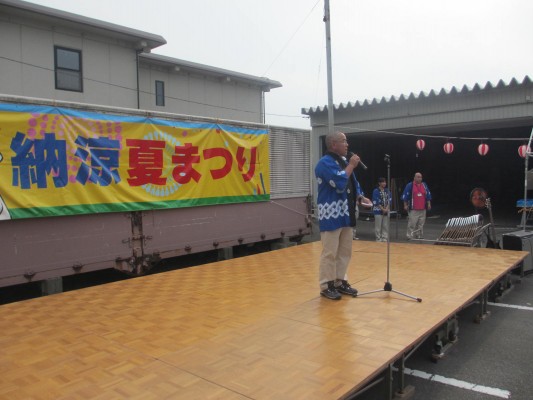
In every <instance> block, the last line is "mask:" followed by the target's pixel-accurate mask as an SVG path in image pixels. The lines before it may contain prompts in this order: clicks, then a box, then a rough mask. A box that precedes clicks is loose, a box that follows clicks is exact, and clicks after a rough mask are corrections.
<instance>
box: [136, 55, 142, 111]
mask: <svg viewBox="0 0 533 400" xmlns="http://www.w3.org/2000/svg"><path fill="white" fill-rule="evenodd" d="M142 52H143V49H140V50H135V63H136V66H137V109H141V89H140V87H139V54H141V53H142Z"/></svg>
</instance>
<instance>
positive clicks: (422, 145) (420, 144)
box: [416, 139, 426, 151]
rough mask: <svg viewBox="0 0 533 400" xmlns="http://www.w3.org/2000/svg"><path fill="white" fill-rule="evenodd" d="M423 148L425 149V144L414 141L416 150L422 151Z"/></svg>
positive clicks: (419, 140) (420, 141)
mask: <svg viewBox="0 0 533 400" xmlns="http://www.w3.org/2000/svg"><path fill="white" fill-rule="evenodd" d="M424 147H426V142H424V141H423V140H422V139H418V140H417V141H416V148H417V149H418V150H420V151H422V150H424Z"/></svg>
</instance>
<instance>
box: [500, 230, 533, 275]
mask: <svg viewBox="0 0 533 400" xmlns="http://www.w3.org/2000/svg"><path fill="white" fill-rule="evenodd" d="M502 247H503V249H504V250H523V251H528V252H529V254H528V256H527V257H526V258H524V273H530V272H533V258H532V257H531V253H533V232H529V231H523V230H522V231H516V232H509V233H504V234H503V235H502Z"/></svg>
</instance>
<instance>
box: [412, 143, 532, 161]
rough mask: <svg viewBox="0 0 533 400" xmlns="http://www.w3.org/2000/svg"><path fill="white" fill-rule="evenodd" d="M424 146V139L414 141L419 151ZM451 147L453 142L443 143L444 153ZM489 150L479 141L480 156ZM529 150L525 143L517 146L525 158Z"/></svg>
mask: <svg viewBox="0 0 533 400" xmlns="http://www.w3.org/2000/svg"><path fill="white" fill-rule="evenodd" d="M425 147H426V142H425V140H424V139H418V140H417V141H416V148H417V149H418V150H419V151H422V150H424V148H425ZM453 149H454V146H453V143H451V142H446V143H444V146H443V150H444V152H445V153H446V154H452V153H453ZM489 150H490V146H489V145H488V144H486V143H481V144H480V145H479V146H477V152H478V153H479V155H480V156H486V155H487V154H488V153H489ZM530 152H531V149H530V148H529V147H527V145H525V144H523V145H521V146H519V147H518V155H519V156H520V157H522V158H525V157H526V155H527V154H528V153H530Z"/></svg>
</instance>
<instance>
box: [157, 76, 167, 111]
mask: <svg viewBox="0 0 533 400" xmlns="http://www.w3.org/2000/svg"><path fill="white" fill-rule="evenodd" d="M155 105H156V106H161V107H163V106H164V105H165V82H163V81H155Z"/></svg>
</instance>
